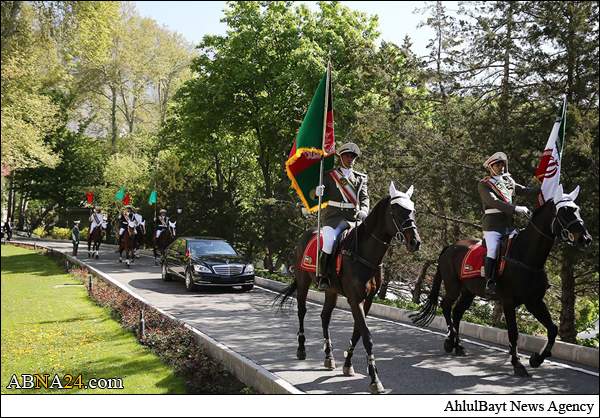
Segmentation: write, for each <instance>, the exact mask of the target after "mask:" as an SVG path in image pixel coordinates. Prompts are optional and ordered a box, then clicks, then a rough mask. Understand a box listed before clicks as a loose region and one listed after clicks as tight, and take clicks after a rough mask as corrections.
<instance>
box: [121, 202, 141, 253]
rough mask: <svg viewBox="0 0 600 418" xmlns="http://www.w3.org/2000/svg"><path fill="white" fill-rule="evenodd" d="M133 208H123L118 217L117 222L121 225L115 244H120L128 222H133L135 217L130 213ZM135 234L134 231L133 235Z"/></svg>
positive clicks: (128, 206)
mask: <svg viewBox="0 0 600 418" xmlns="http://www.w3.org/2000/svg"><path fill="white" fill-rule="evenodd" d="M132 210H133V208H132V207H131V205H127V206H125V212H123V213H122V214H121V216H120V217H119V222H120V223H121V229H120V230H119V238H118V240H117V244H120V243H121V239H122V238H123V233H124V232H125V229H126V228H127V227H129V222H135V215H134V214H133V212H132ZM136 233H137V232H136V231H135V230H134V234H136Z"/></svg>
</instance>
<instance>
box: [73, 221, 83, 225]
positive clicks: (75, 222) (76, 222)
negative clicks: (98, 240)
mask: <svg viewBox="0 0 600 418" xmlns="http://www.w3.org/2000/svg"><path fill="white" fill-rule="evenodd" d="M80 222H81V221H73V223H74V224H75V225H77V224H78V223H80Z"/></svg>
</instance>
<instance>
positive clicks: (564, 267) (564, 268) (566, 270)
mask: <svg viewBox="0 0 600 418" xmlns="http://www.w3.org/2000/svg"><path fill="white" fill-rule="evenodd" d="M567 251H568V250H567ZM560 279H561V295H560V302H561V309H560V328H559V336H560V339H561V340H562V341H566V342H575V338H576V336H577V330H576V329H575V277H574V274H573V262H572V260H571V259H570V257H568V255H567V254H566V252H565V251H563V254H562V259H561V267H560Z"/></svg>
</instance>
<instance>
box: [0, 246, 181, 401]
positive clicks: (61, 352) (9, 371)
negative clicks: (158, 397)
mask: <svg viewBox="0 0 600 418" xmlns="http://www.w3.org/2000/svg"><path fill="white" fill-rule="evenodd" d="M1 309H2V394H18V393H27V394H41V393H84V394H101V393H102V394H108V393H119V394H183V393H187V391H186V386H185V381H184V380H183V379H182V378H180V377H178V376H176V375H175V373H174V371H173V370H172V369H171V368H170V367H168V366H167V365H166V364H165V363H163V361H161V360H160V359H159V358H157V357H156V356H155V355H154V354H152V353H151V352H150V350H148V349H147V348H145V347H143V346H141V345H139V344H138V343H137V340H136V338H135V336H134V335H132V334H131V333H130V332H128V331H127V330H125V329H123V328H121V327H120V326H119V324H118V323H117V322H116V321H114V320H113V319H112V318H111V316H110V314H108V313H107V312H106V311H105V310H104V309H102V308H101V307H98V306H95V305H94V304H93V303H92V302H91V301H90V300H89V299H88V297H87V293H86V291H85V288H84V286H82V285H81V282H80V281H79V280H77V279H75V278H74V277H72V276H70V275H68V274H65V273H64V272H63V271H62V270H61V269H60V268H59V267H58V266H57V265H56V263H55V262H54V261H53V260H51V259H49V258H47V257H43V256H41V255H39V254H36V253H34V252H32V251H29V250H26V249H23V248H19V247H14V246H8V245H3V246H2V308H1ZM23 374H29V375H35V374H37V375H39V376H40V377H41V378H42V379H44V375H49V379H48V381H49V382H52V381H53V380H54V379H55V377H56V376H58V379H59V381H60V383H61V385H62V386H66V385H67V384H69V383H70V385H71V386H73V388H72V389H64V390H59V389H57V388H58V386H57V385H54V389H49V388H48V389H46V388H44V386H43V385H41V384H40V383H39V382H38V381H35V382H34V383H37V386H38V387H39V389H35V388H34V389H16V388H15V386H14V385H13V386H12V388H11V389H7V386H8V385H9V383H10V382H11V379H14V377H13V376H16V377H17V380H18V381H19V382H20V383H21V384H22V383H23V381H22V375H23ZM66 375H69V376H71V378H68V377H66V378H65V376H66ZM78 376H81V378H80V379H79V380H77V378H78ZM90 379H98V381H96V382H95V383H96V384H98V383H101V382H102V381H100V380H99V379H122V387H123V389H108V388H106V389H91V388H87V389H86V388H85V387H83V386H85V385H86V384H87V383H88V382H89V380H90ZM78 383H80V384H81V385H82V386H78V385H77V384H78ZM108 383H109V384H111V385H113V383H115V384H114V385H113V386H119V385H118V384H116V382H114V381H112V382H111V381H108Z"/></svg>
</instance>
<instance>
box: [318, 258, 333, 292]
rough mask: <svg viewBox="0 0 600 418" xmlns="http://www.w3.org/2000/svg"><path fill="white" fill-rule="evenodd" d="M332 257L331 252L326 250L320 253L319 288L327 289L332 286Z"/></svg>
mask: <svg viewBox="0 0 600 418" xmlns="http://www.w3.org/2000/svg"><path fill="white" fill-rule="evenodd" d="M330 259H331V257H330V254H327V253H326V252H325V251H321V252H320V254H319V272H318V273H319V274H318V276H317V278H318V279H319V290H323V291H327V290H329V289H330V288H331V283H330V282H329V260H330Z"/></svg>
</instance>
